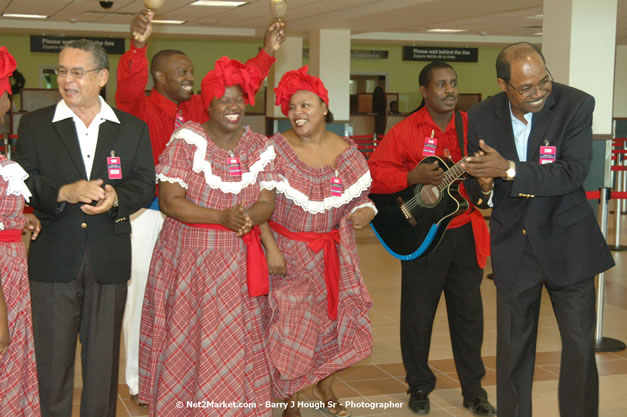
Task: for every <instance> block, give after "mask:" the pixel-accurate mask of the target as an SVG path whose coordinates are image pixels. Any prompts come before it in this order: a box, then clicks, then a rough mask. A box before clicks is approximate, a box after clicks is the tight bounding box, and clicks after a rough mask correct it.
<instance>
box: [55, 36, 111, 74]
mask: <svg viewBox="0 0 627 417" xmlns="http://www.w3.org/2000/svg"><path fill="white" fill-rule="evenodd" d="M65 48H74V49H80V50H81V51H86V52H90V53H91V55H92V56H93V57H94V64H96V68H95V69H97V70H102V69H106V70H108V69H109V57H107V51H105V49H104V47H103V46H102V44H101V43H100V42H96V41H90V40H88V39H76V40H74V41H71V42H68V43H66V44H65V45H63V49H65ZM63 49H61V50H63Z"/></svg>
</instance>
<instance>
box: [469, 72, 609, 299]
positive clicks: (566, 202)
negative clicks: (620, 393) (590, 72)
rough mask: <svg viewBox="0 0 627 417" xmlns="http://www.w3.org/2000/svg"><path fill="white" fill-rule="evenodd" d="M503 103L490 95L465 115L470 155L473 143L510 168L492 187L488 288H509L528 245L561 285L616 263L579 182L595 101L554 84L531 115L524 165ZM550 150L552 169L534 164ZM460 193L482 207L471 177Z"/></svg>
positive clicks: (500, 96) (501, 96) (589, 153)
mask: <svg viewBox="0 0 627 417" xmlns="http://www.w3.org/2000/svg"><path fill="white" fill-rule="evenodd" d="M508 103H509V99H508V98H507V96H506V95H505V93H500V94H498V95H496V96H494V97H491V98H489V99H487V100H485V101H483V102H482V103H480V104H478V105H477V106H475V107H473V108H472V109H471V110H470V111H469V112H468V153H469V154H473V153H474V152H476V151H477V150H478V149H479V139H484V140H485V142H486V143H487V144H488V145H489V146H491V147H493V148H495V149H496V150H497V151H498V152H499V153H500V154H501V155H502V156H503V157H504V158H505V159H509V160H512V161H514V162H516V177H515V179H514V180H513V181H504V180H502V179H496V180H495V181H494V194H493V211H492V217H491V219H490V236H491V237H490V239H491V245H492V268H493V270H494V282H495V284H496V285H497V287H499V288H500V289H502V290H507V289H509V288H511V286H512V284H513V283H514V280H515V279H516V277H517V272H518V271H519V269H520V263H521V259H522V254H523V250H524V247H525V241H526V240H527V239H528V240H529V243H530V244H531V247H532V248H533V252H534V254H535V256H536V258H537V259H538V261H539V263H540V265H541V266H542V268H543V270H544V271H545V273H546V274H547V276H548V277H549V279H550V280H551V282H553V283H555V284H556V285H559V286H566V285H569V284H572V283H575V282H578V281H581V280H583V279H586V278H591V277H594V275H596V274H597V273H599V272H602V271H605V270H606V269H608V268H610V267H612V266H613V265H614V261H613V259H612V257H611V255H610V252H609V249H608V247H607V243H606V242H605V239H604V238H603V235H602V234H601V231H600V229H599V226H598V223H597V220H596V218H595V216H594V212H593V210H592V207H591V206H590V204H589V203H588V202H587V200H586V195H585V191H584V189H583V182H584V180H585V178H586V176H587V174H588V170H589V168H590V161H591V159H592V112H593V110H594V98H593V97H592V96H590V95H588V94H586V93H584V92H583V91H580V90H577V89H575V88H572V87H569V86H566V85H562V84H559V83H553V92H552V93H551V95H550V96H549V97H548V98H547V101H546V103H545V105H544V108H543V109H542V111H540V112H538V113H534V114H533V119H532V127H531V133H530V135H529V142H528V147H527V162H520V161H519V159H518V153H517V152H516V146H515V143H514V134H513V131H512V123H511V116H510V111H509V105H508ZM545 144H548V145H551V146H555V147H556V148H557V149H556V151H557V158H556V161H555V162H554V163H551V164H546V165H540V163H539V157H540V155H539V151H540V146H541V145H545ZM466 188H467V190H468V192H469V195H470V198H471V200H472V201H473V203H475V204H476V205H478V206H479V207H483V208H486V207H487V201H485V200H486V198H485V196H484V195H482V194H481V192H480V189H479V185H478V182H477V180H476V179H474V178H472V177H469V178H468V179H467V180H466Z"/></svg>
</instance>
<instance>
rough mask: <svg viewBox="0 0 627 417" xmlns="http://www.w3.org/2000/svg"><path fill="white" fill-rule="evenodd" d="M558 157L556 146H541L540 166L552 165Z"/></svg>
mask: <svg viewBox="0 0 627 417" xmlns="http://www.w3.org/2000/svg"><path fill="white" fill-rule="evenodd" d="M556 157H557V148H556V147H555V146H546V145H545V146H540V165H544V164H552V163H553V162H555V159H556Z"/></svg>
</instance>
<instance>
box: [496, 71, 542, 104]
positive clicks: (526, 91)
mask: <svg viewBox="0 0 627 417" xmlns="http://www.w3.org/2000/svg"><path fill="white" fill-rule="evenodd" d="M545 70H546V77H544V78H543V79H542V80H541V81H540V82H539V83H538V85H536V86H535V87H531V86H524V87H518V88H516V87H514V86H513V85H511V84H510V83H509V81H507V80H503V81H505V84H507V85H509V86H510V87H512V89H513V90H514V91H516V92H517V93H518V94H520V95H521V96H523V97H525V98H528V97H531V96H533V95H534V94H536V92H538V90H544V89H546V87H547V86H548V85H550V83H552V82H553V76H552V75H551V72H550V71H549V69H548V68H545Z"/></svg>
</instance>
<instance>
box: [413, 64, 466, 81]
mask: <svg viewBox="0 0 627 417" xmlns="http://www.w3.org/2000/svg"><path fill="white" fill-rule="evenodd" d="M441 68H448V69H451V70H453V72H454V73H455V75H457V71H455V68H453V67H452V66H451V65H450V64H448V63H446V62H444V61H433V62H429V63H428V64H427V65H426V66H425V67H424V68H423V69H422V71H420V75H419V76H418V85H419V86H421V87H426V86H427V85H429V83H430V82H431V74H432V73H433V70H436V69H441Z"/></svg>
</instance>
